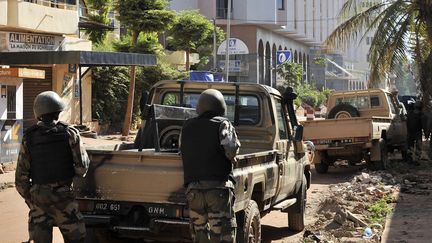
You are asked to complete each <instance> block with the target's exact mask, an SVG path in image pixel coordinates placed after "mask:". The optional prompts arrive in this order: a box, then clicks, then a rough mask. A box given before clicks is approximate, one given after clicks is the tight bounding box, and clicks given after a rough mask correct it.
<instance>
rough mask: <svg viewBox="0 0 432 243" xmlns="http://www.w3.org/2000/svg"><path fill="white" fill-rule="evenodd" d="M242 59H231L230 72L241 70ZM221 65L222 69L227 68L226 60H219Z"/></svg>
mask: <svg viewBox="0 0 432 243" xmlns="http://www.w3.org/2000/svg"><path fill="white" fill-rule="evenodd" d="M241 64H242V63H241V60H230V62H229V71H230V72H241V71H242V70H241ZM219 67H220V68H221V69H222V70H225V60H220V61H219Z"/></svg>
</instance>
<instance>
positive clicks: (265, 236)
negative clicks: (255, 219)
mask: <svg viewBox="0 0 432 243" xmlns="http://www.w3.org/2000/svg"><path fill="white" fill-rule="evenodd" d="M295 234H298V232H293V231H290V230H289V228H288V227H275V226H270V225H261V239H262V242H263V243H270V242H273V241H276V240H282V239H284V238H286V237H290V236H293V235H295Z"/></svg>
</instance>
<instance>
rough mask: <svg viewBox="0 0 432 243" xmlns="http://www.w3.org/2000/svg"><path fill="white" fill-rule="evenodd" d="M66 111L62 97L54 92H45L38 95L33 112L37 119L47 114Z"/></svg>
mask: <svg viewBox="0 0 432 243" xmlns="http://www.w3.org/2000/svg"><path fill="white" fill-rule="evenodd" d="M64 109H65V104H64V103H63V101H62V99H61V98H60V96H59V95H58V94H57V93H56V92H53V91H45V92H42V93H40V94H38V95H37V96H36V98H35V100H34V103H33V111H34V114H35V117H36V118H40V117H41V116H43V115H45V114H50V113H54V112H61V111H63V110H64Z"/></svg>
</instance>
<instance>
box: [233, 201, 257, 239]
mask: <svg viewBox="0 0 432 243" xmlns="http://www.w3.org/2000/svg"><path fill="white" fill-rule="evenodd" d="M236 217H237V241H236V242H239V243H258V242H261V217H260V212H259V209H258V205H257V203H256V202H255V201H254V200H250V201H249V204H248V206H247V208H246V209H245V210H244V211H242V212H238V213H237V215H236Z"/></svg>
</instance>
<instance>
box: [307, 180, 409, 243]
mask: <svg viewBox="0 0 432 243" xmlns="http://www.w3.org/2000/svg"><path fill="white" fill-rule="evenodd" d="M400 183H401V181H400V180H398V179H396V177H394V176H393V175H392V174H390V173H386V172H362V173H361V174H359V175H356V176H354V178H353V179H352V180H351V182H345V183H339V184H335V185H332V186H330V194H332V195H331V196H330V197H328V198H326V199H324V200H323V201H322V202H321V203H320V207H319V209H318V217H317V218H318V220H317V221H316V222H315V223H314V224H312V225H311V226H309V227H307V229H306V231H305V232H304V235H303V242H335V243H336V242H380V240H381V239H380V238H381V235H382V232H383V230H384V227H383V226H384V225H383V223H384V222H380V223H378V222H373V221H371V220H370V217H371V212H370V211H369V210H368V209H369V207H370V206H371V205H373V204H374V203H376V202H377V201H379V200H380V199H383V200H387V198H392V197H393V195H394V194H395V193H396V192H397V191H398V190H399V189H400V187H401V186H400Z"/></svg>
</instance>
